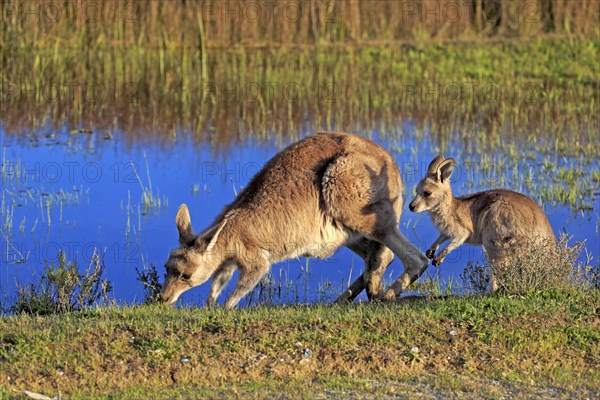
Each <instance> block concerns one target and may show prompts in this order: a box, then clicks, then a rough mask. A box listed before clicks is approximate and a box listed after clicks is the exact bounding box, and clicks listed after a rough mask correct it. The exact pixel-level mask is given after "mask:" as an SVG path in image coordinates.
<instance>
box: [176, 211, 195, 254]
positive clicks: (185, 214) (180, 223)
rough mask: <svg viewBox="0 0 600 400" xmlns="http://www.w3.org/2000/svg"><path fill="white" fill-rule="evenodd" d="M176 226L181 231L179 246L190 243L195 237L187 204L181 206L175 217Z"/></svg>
mask: <svg viewBox="0 0 600 400" xmlns="http://www.w3.org/2000/svg"><path fill="white" fill-rule="evenodd" d="M175 224H176V225H177V230H178V231H179V244H181V245H183V244H186V243H189V242H190V241H191V240H192V239H193V238H194V236H195V235H194V230H193V229H192V221H191V220H190V212H189V211H188V208H187V206H186V205H185V204H182V205H180V206H179V209H178V210H177V215H176V216H175Z"/></svg>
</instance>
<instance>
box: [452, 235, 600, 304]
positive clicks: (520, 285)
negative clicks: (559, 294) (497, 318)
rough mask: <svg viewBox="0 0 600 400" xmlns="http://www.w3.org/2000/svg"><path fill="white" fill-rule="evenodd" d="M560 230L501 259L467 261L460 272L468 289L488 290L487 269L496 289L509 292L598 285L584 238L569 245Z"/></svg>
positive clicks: (479, 291) (488, 276)
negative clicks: (548, 239) (555, 238)
mask: <svg viewBox="0 0 600 400" xmlns="http://www.w3.org/2000/svg"><path fill="white" fill-rule="evenodd" d="M570 239H571V238H570V237H569V236H567V235H565V234H563V235H561V237H560V238H559V240H558V242H557V243H556V244H554V243H553V244H547V243H534V244H532V245H530V246H526V247H524V248H522V249H520V250H519V251H515V252H514V253H512V254H511V256H510V257H508V258H507V259H506V260H505V261H504V262H502V263H497V264H493V265H490V264H480V263H472V262H469V263H468V264H467V266H466V267H465V270H464V271H463V273H462V274H461V279H462V280H463V282H464V284H465V286H466V288H467V289H469V290H471V291H472V292H474V293H484V292H485V291H486V290H487V285H488V281H489V278H490V271H492V273H493V274H494V276H495V277H496V281H497V284H498V289H499V290H502V291H505V292H506V293H509V294H523V293H532V292H540V291H547V290H552V289H559V290H570V289H580V288H590V287H595V286H597V285H598V278H599V276H600V275H599V272H600V270H599V267H598V265H596V266H594V264H593V259H592V257H591V255H590V254H589V253H588V252H587V250H585V258H583V259H582V257H581V256H582V252H583V251H584V249H585V242H576V243H574V244H573V245H571V244H570V243H569V242H570Z"/></svg>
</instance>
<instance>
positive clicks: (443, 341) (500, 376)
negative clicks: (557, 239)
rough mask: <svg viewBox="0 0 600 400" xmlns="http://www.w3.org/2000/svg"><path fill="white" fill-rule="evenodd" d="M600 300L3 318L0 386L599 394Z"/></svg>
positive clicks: (143, 393) (581, 296) (497, 299)
mask: <svg viewBox="0 0 600 400" xmlns="http://www.w3.org/2000/svg"><path fill="white" fill-rule="evenodd" d="M599 310H600V292H598V291H597V290H590V291H585V292H583V291H551V292H543V293H538V294H535V295H528V296H522V297H519V296H514V297H508V296H501V295H495V296H489V297H470V298H457V297H451V298H447V299H427V300H421V301H414V302H404V303H401V304H372V303H371V304H353V305H346V306H339V305H323V304H319V305H311V306H303V305H296V306H283V307H254V308H243V309H238V310H233V311H226V310H223V309H220V308H217V309H205V308H202V309H198V308H184V309H174V308H167V307H161V306H137V307H124V308H118V307H110V308H99V309H91V310H85V311H81V312H77V313H67V314H61V315H53V316H46V317H34V316H26V315H14V316H6V317H4V318H2V319H1V320H0V332H1V333H0V371H2V372H1V373H0V393H3V394H4V395H5V396H10V395H14V394H15V393H17V392H19V391H22V390H30V391H34V392H40V393H44V394H46V395H50V396H54V395H57V394H58V393H62V394H64V395H69V397H73V398H79V397H94V398H98V397H100V398H122V397H127V398H148V396H149V397H153V398H164V397H176V398H185V397H189V396H192V397H197V396H200V397H203V396H208V397H213V398H214V397H223V396H225V397H231V396H257V397H268V396H269V395H273V396H275V397H280V396H289V397H294V398H306V397H314V396H321V397H324V396H326V395H327V394H329V395H331V396H333V397H349V396H350V397H357V396H364V397H372V398H376V397H380V396H382V395H385V394H391V395H394V394H395V395H405V394H406V393H409V394H410V393H415V391H418V392H422V393H429V394H431V393H438V397H440V396H441V397H452V396H453V395H454V394H455V393H457V392H460V393H463V394H465V395H468V394H469V393H470V394H471V395H474V394H482V396H484V397H486V396H487V397H489V398H497V397H498V396H501V395H505V396H506V395H509V394H510V393H512V395H513V396H514V395H517V396H519V395H520V396H521V398H526V397H535V396H539V395H540V393H542V394H543V393H545V391H548V390H549V389H551V390H553V392H552V393H554V394H555V395H556V396H558V397H560V398H573V397H586V396H587V397H590V396H591V397H593V396H595V394H597V393H598V392H599V391H600V384H599V382H600V370H599V368H598V367H599V365H600V358H599V356H598V355H599V354H600V334H599V332H600V317H599V316H598V315H599ZM452 330H454V331H456V335H451V334H450V333H449V332H450V331H452ZM415 347H417V348H418V351H416V350H414V349H413V348H415ZM411 349H412V350H411ZM439 393H441V395H440V394H439Z"/></svg>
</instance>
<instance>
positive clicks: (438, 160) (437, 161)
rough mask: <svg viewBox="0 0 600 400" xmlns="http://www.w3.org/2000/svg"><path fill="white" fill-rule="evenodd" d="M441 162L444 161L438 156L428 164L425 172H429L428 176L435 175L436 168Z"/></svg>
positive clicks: (441, 156) (442, 157)
mask: <svg viewBox="0 0 600 400" xmlns="http://www.w3.org/2000/svg"><path fill="white" fill-rule="evenodd" d="M442 161H444V156H443V155H441V154H440V155H438V156H436V157H435V158H434V159H433V160H432V161H431V162H430V163H429V167H427V172H429V173H430V174H434V175H435V174H437V171H438V168H439V166H440V164H441V163H442Z"/></svg>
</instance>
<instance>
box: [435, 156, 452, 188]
mask: <svg viewBox="0 0 600 400" xmlns="http://www.w3.org/2000/svg"><path fill="white" fill-rule="evenodd" d="M452 171H454V159H453V158H448V159H447V160H444V161H443V162H442V163H441V164H440V166H439V167H438V171H437V176H438V180H439V181H440V182H442V183H443V182H445V181H446V180H447V179H448V178H450V175H452Z"/></svg>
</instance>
